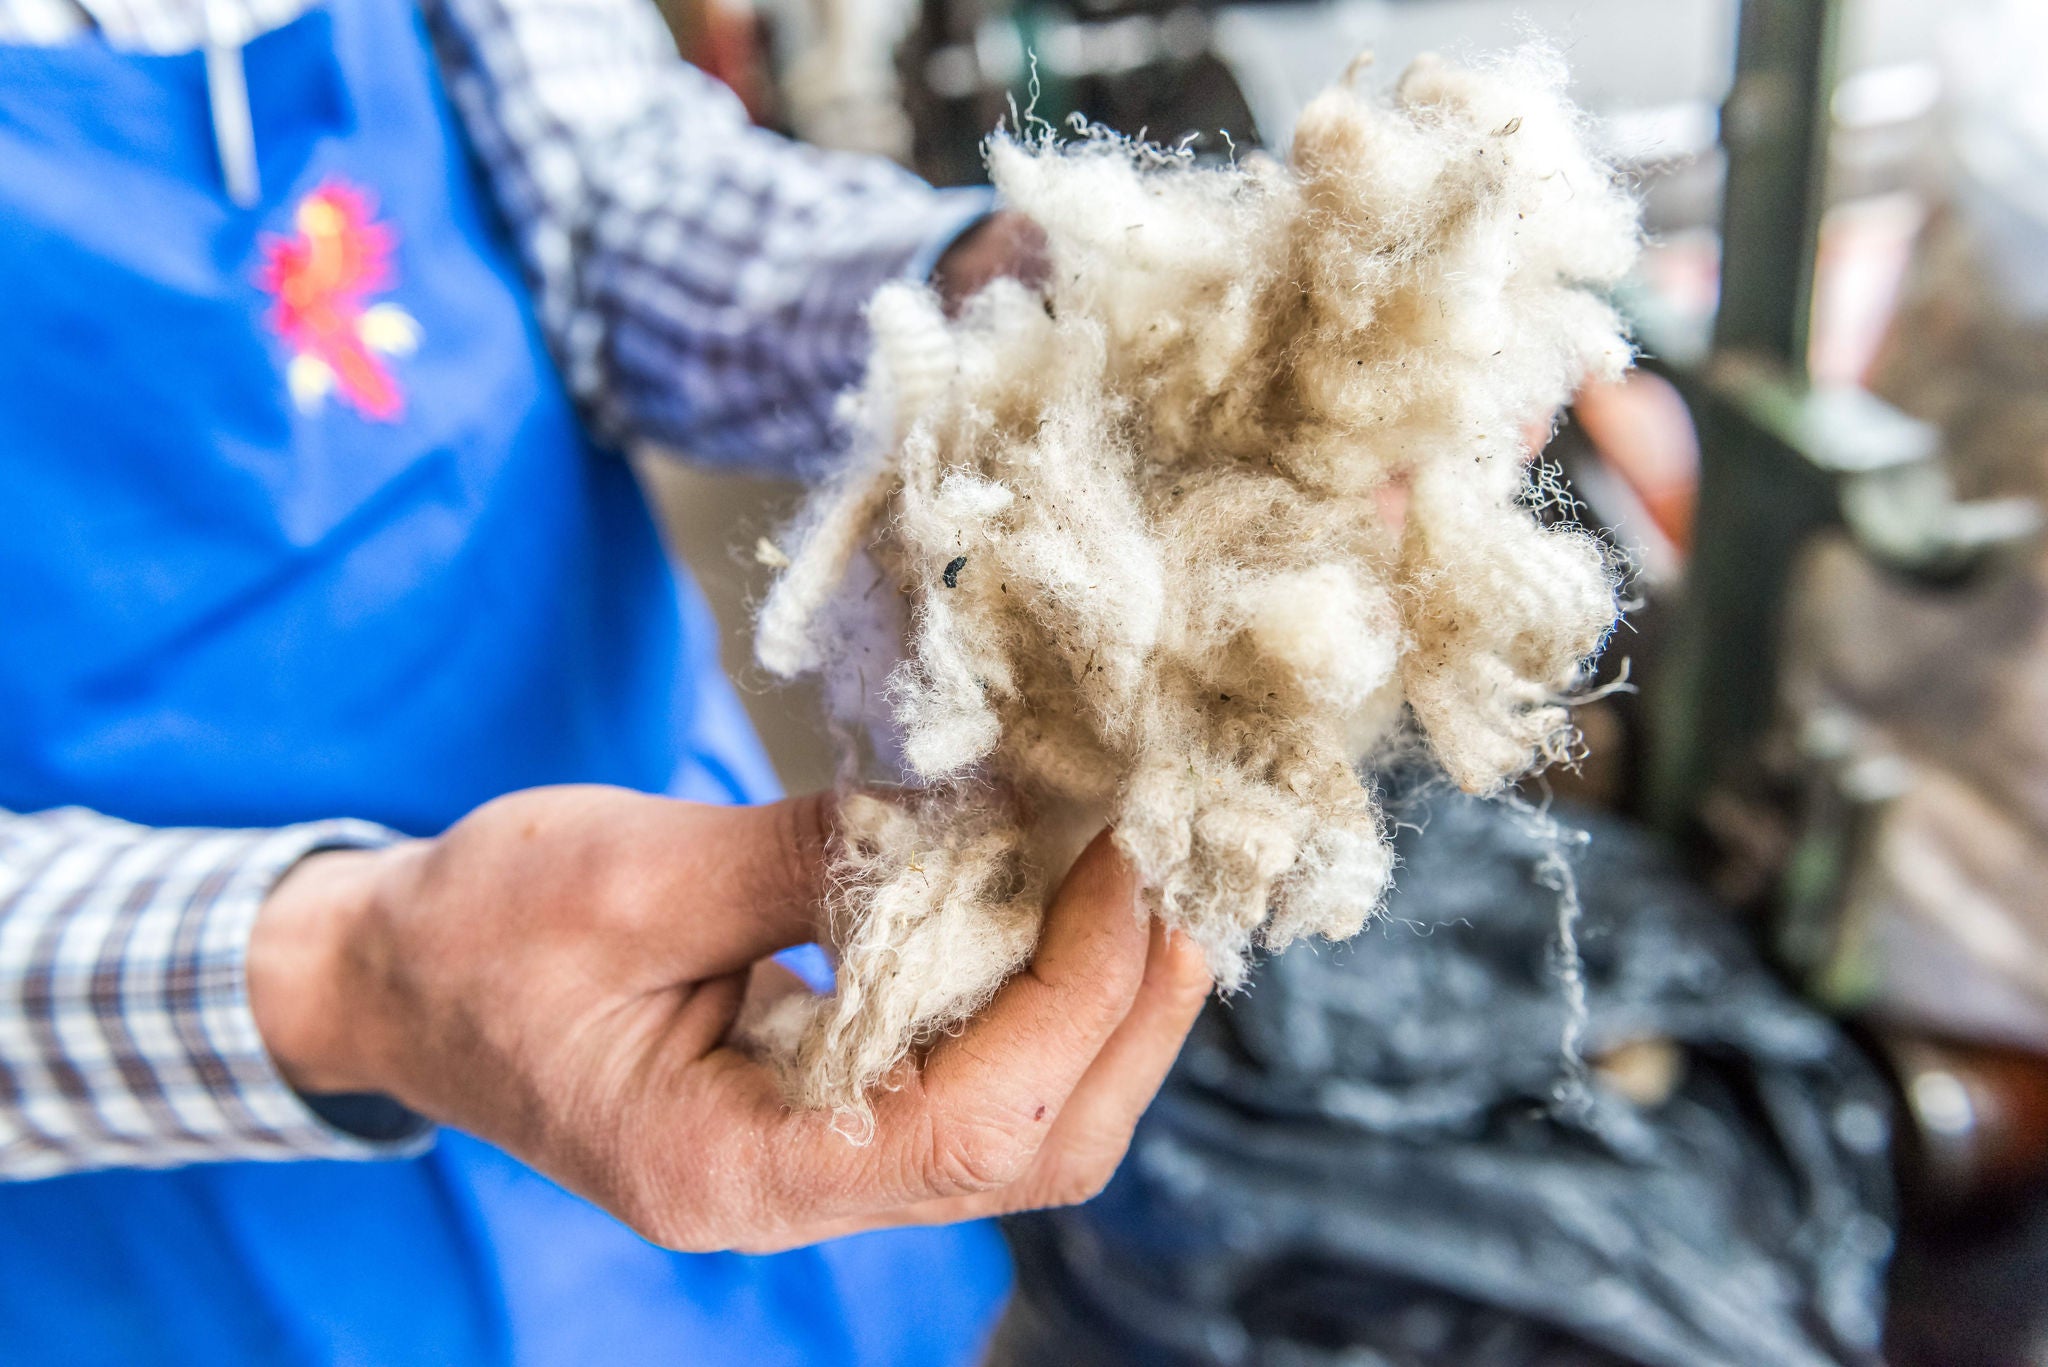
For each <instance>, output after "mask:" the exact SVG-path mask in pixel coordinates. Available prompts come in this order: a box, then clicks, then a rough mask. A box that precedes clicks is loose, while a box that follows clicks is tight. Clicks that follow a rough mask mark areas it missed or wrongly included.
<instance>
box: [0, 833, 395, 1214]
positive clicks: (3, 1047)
mask: <svg viewBox="0 0 2048 1367" xmlns="http://www.w3.org/2000/svg"><path fill="white" fill-rule="evenodd" d="M394 838H395V837H394V836H392V835H391V833H389V832H387V831H384V830H382V829H381V828H379V827H376V826H371V825H367V824H365V823H362V822H355V821H334V822H317V823H313V824H309V825H302V826H287V827H283V828H281V829H277V830H247V831H237V830H155V829H150V828H146V827H141V826H133V825H129V824H128V823H126V822H122V821H115V820H112V819H111V818H108V817H103V816H98V815H96V814H94V813H91V812H87V811H83V810H81V809H78V808H64V809H60V810H55V811H49V812H41V813H36V814H33V815H13V814H8V813H0V1179H22V1178H33V1177H49V1176H54V1175H56V1174H59V1173H65V1172H73V1171H78V1170H81V1169H86V1168H103V1167H169V1166H173V1165H176V1164H181V1163H193V1162H202V1161H214V1160H221V1159H244V1158H381V1157H391V1156H396V1155H402V1154H406V1153H411V1152H415V1151H417V1150H418V1149H419V1148H421V1147H423V1146H424V1145H425V1144H426V1143H427V1142H428V1139H429V1127H428V1126H427V1124H426V1123H425V1122H424V1121H422V1120H420V1119H418V1118H417V1117H413V1116H409V1115H404V1114H403V1113H399V1112H398V1111H397V1108H396V1107H395V1106H393V1105H392V1104H391V1103H388V1102H387V1103H383V1104H382V1106H381V1108H378V1107H376V1106H374V1105H372V1106H371V1107H370V1110H372V1111H373V1112H375V1115H374V1117H373V1119H372V1122H371V1123H370V1124H369V1125H367V1126H357V1125H356V1124H355V1123H354V1119H353V1117H354V1116H359V1115H361V1114H363V1112H364V1109H365V1108H364V1106H363V1102H364V1101H365V1100H369V1099H355V1100H354V1101H353V1102H349V1103H343V1104H341V1105H338V1106H337V1105H331V1104H326V1103H322V1102H309V1101H308V1100H306V1099H304V1098H302V1097H300V1096H299V1095H298V1094H297V1093H296V1092H294V1091H293V1090H292V1089H291V1087H290V1086H289V1085H288V1084H287V1083H286V1082H285V1081H284V1079H283V1078H281V1077H280V1076H279V1075H278V1073H277V1070H276V1068H275V1067H274V1066H273V1065H272V1063H271V1060H270V1056H269V1054H268V1053H267V1052H266V1051H265V1050H264V1047H263V1041H262V1039H261V1038H260V1037H259V1036H258V1034H257V1031H256V1022H255V1018H254V1017H253V1016H252V1015H251V1013H250V1009H249V997H248V987H247V982H246V979H245V977H244V972H243V970H244V963H245V955H246V952H247V949H248V943H249V932H250V928H251V927H252V926H253V924H254V923H255V919H256V910H257V908H258V906H260V905H261V904H262V901H263V899H264V897H265V896H266V895H267V894H268V893H269V891H270V888H271V887H272V886H273V885H274V884H275V883H276V882H277V880H278V879H279V878H280V877H282V876H283V875H284V873H285V871H286V870H288V869H289V868H290V867H291V866H292V865H293V864H294V863H295V862H296V861H298V860H299V859H301V858H303V857H304V856H305V855H307V854H309V853H311V852H313V851H315V850H320V849H329V848H336V847H351V846H374V845H379V844H384V843H387V842H388V841H390V840H392V839H394ZM316 1107H318V1108H319V1109H316ZM394 1115H396V1116H397V1119H396V1121H395V1122H394V1119H393V1117H394ZM328 1116H331V1117H333V1118H334V1120H332V1121H331V1120H330V1119H328V1118H325V1117H328ZM335 1121H338V1122H339V1124H337V1123H335ZM341 1124H347V1125H350V1126H351V1129H349V1130H344V1129H342V1128H340V1125H341ZM363 1134H370V1135H374V1136H376V1137H374V1138H365V1137H362V1135H363Z"/></svg>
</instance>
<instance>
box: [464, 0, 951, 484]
mask: <svg viewBox="0 0 2048 1367" xmlns="http://www.w3.org/2000/svg"><path fill="white" fill-rule="evenodd" d="M426 12H427V16H428V24H429V27H430V29H431V31H432V33H433V35H434V39H435V45H436V48H437V51H438V53H439V56H440V62H441V67H442V70H443V72H444V74H445V76H446V78H447V83H448V88H449V92H450V96H451V98H452V100H453V103H454V105H455V107H456V110H457V111H458V113H459V114H460V116H461V119H462V121H463V124H464V126H465V128H466V129H467V131H468V134H469V137H470V140H471V142H472V143H473V144H474V146H475V148H476V150H477V152H478V154H479V156H480V158H481V159H482V162H483V164H484V167H485V169H486V171H487V172H488V178H489V180H490V183H491V186H492V189H493V191H494V192H495V195H496V198H497V200H498V204H499V207H500V209H501V210H502V211H503V213H504V216H505V218H506V219H507V221H508V222H509V223H510V225H511V227H512V230H513V234H514V236H515V238H516V239H517V241H518V244H519V248H520V251H521V254H522V256H523V258H524V262H525V265H526V269H527V273H528V276H529V279H530V283H531V285H532V287H533V289H534V292H535V295H536V297H537V298H538V300H539V304H540V317H541V323H542V327H543V329H544V331H545V332H546V333H547V335H548V337H549V340H550V342H551V343H552V345H553V347H554V350H555V353H556V356H557V359H558V361H559V363H560V364H561V366H562V369H563V372H564V373H565V375H566V376H567V378H568V380H569V384H570V387H571V389H572V391H573V392H574V393H575V394H576V396H577V398H578V400H579V401H580V402H581V403H582V404H583V405H584V407H585V409H586V411H587V413H588V414H589V416H590V418H591V419H592V421H593V423H594V425H595V427H596V430H597V431H598V433H599V434H600V435H601V436H602V437H604V438H606V439H607V440H610V441H613V442H616V443H619V444H625V443H626V442H629V441H632V440H642V441H650V442H654V443H657V444H659V445H663V446H667V447H671V448H673V449H676V450H679V451H684V452H687V453H688V454H690V455H692V456H695V457H698V458H700V459H705V460H710V461H718V462H726V463H733V462H745V463H748V464H751V465H755V466H759V467H766V468H776V469H782V470H804V469H814V468H816V467H817V466H819V465H822V464H823V463H825V462H826V461H827V460H828V459H829V457H830V455H831V454H832V451H833V448H834V429H833V425H832V406H833V400H834V398H835V396H836V395H837V393H838V392H839V391H840V390H842V389H844V388H845V387H846V386H848V385H849V384H851V383H852V382H853V381H855V380H856V379H858V378H859V375H860V370H861V367H862V365H863V363H864V361H865V355H866V347H867V331H866V325H865V321H864V317H863V311H864V309H865V307H866V304H867V300H868V297H869V296H870V295H872V294H873V293H874V291H875V288H876V287H877V286H878V285H880V284H882V283H883V282H884V281H886V280H889V279H894V278H898V277H901V276H903V275H905V274H906V273H913V274H922V273H925V272H928V271H929V269H930V266H931V265H932V263H933V262H934V261H935V260H936V259H937V256H938V254H939V252H940V250H942V249H943V247H944V246H945V244H946V243H948V242H950V241H951V240H952V239H953V238H955V237H957V236H958V235H959V234H960V233H961V232H962V231H963V230H964V229H965V228H966V227H968V226H969V225H970V224H971V223H973V222H974V221H975V220H976V219H978V218H980V217H981V216H982V215H984V214H985V213H986V212H987V211H988V208H989V200H988V197H987V195H986V193H985V192H983V191H976V190H960V191H942V190H934V189H933V188H931V187H930V186H928V185H926V184H925V183H924V182H923V181H921V180H919V179H917V178H916V177H914V176H912V175H910V174H909V173H908V172H906V171H903V170H902V169H900V168H899V167H897V166H895V165H893V164H891V163H890V162H888V161H886V160H883V159H881V158H878V157H863V156H854V155H849V154H844V153H833V152H826V151H821V150H819V149H816V148H811V147H805V146H802V145H799V144H796V143H793V142H790V141H788V140H786V139H783V138H781V137H778V136H776V135H774V134H772V133H768V132H765V131H763V130H761V129H758V128H755V127H752V126H751V125H749V123H748V122H747V118H746V114H745V111H744V110H743V109H742V108H741V106H740V103H739V101H738V99H737V98H736V97H735V96H734V95H733V94H732V92H731V91H729V90H728V89H726V88H725V87H724V86H723V85H721V84H719V83H718V82H717V81H715V80H713V79H712V78H711V77H709V76H706V75H705V74H703V73H702V72H700V71H698V70H697V69H696V68H694V67H691V66H689V65H687V64H686V63H684V62H683V61H681V60H680V59H679V58H678V57H677V56H676V51H675V45H674V43H673V42H672V41H671V39H670V37H669V35H668V32H667V30H666V29H665V28H664V27H663V25H662V22H661V19H660V16H659V14H658V13H657V11H656V10H655V8H654V6H653V5H652V4H649V3H647V0H427V3H426Z"/></svg>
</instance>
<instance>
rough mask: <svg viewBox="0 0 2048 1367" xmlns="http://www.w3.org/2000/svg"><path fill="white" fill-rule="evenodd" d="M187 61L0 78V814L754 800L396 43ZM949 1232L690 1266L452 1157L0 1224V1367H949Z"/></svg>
mask: <svg viewBox="0 0 2048 1367" xmlns="http://www.w3.org/2000/svg"><path fill="white" fill-rule="evenodd" d="M245 58H246V63H247V71H248V84H249V102H250V107H251V111H252V114H253V118H254V123H255V128H256V148H257V151H258V154H259V163H258V169H259V170H260V181H261V185H262V187H263V190H264V192H265V194H264V198H263V201H262V202H261V203H260V204H258V205H256V206H255V207H253V208H251V209H248V210H241V209H237V208H235V207H234V206H232V205H231V204H230V203H228V201H227V199H226V197H225V195H224V194H223V192H222V189H221V176H220V170H219V163H218V162H217V160H216V153H215V149H214V143H213V138H212V129H211V125H210V121H209V117H208V104H207V89H206V83H205V76H204V72H203V62H202V59H201V58H200V57H199V56H198V55H197V54H192V55H185V56H175V57H149V56H134V55H126V54H121V53H116V52H114V51H112V50H110V49H108V48H107V47H106V46H105V45H104V44H102V43H100V42H98V41H97V40H87V41H83V42H79V43H75V44H72V45H69V46H66V47H62V48H50V49H42V48H0V526H4V531H0V806H5V807H8V808H13V809H17V810H34V809H39V808H43V807H48V806H53V805H58V804H65V803H78V804H82V805H85V806H89V807H92V808H95V809H98V810H100V811H104V812H109V813H112V814H114V815H118V816H123V817H127V818H130V819H133V820H137V821H143V822H148V823H151V824H158V825H165V824H194V825H244V824H246V825H276V824H281V823H286V822H292V821H298V820H305V819H310V818H316V817H325V816H334V815H350V816H361V817H368V818H372V819H374V820H378V821H382V822H385V823H388V824H390V825H393V826H396V827H399V828H401V829H403V830H407V831H412V832H418V833H431V832H434V831H437V830H440V829H442V828H443V827H445V826H446V825H447V824H449V823H450V822H452V821H453V820H455V819H456V818H457V817H459V816H460V815H461V814H462V813H464V812H465V811H467V810H469V809H470V808H472V807H474V806H476V805H477V804H478V803H479V802H482V801H484V800H485V799H487V798H490V797H492V796H494V795H497V794H499V793H503V792H506V791H509V790H511V789H515V788H520V787H525V786H528V785H532V784H539V783H559V782H568V781H590V782H605V783H615V784H623V785H627V786H630V787H634V788H639V789H644V790H648V791H656V792H659V791H668V792H672V793H676V794H679V795H685V796H690V797H696V798H702V799H707V800H714V801H737V800H757V799H761V798H765V797H767V796H770V795H771V794H772V788H773V783H772V778H771V777H770V773H769V770H768V768H767V765H766V764H765V762H764V760H763V758H762V756H761V754H760V751H759V749H758V747H757V745H756V743H755V741H754V740H753V738H752V735H751V733H750V732H749V731H748V729H747V727H746V724H745V721H744V718H743V716H742V713H741V711H740V709H739V707H738V705H737V702H736V700H735V698H734V697H733V695H732V693H731V691H730V689H729V688H728V687H727V686H726V684H725V683H724V681H723V680H722V679H721V678H720V677H719V675H718V671H717V666H716V661H715V657H714V654H713V643H714V641H715V633H714V630H713V627H712V624H711V622H710V620H709V618H708V616H707V614H706V612H705V609H704V607H703V605H702V603H701V602H700V601H699V599H698V598H697V597H696V595H695V593H694V591H692V590H691V589H690V588H689V587H688V586H687V585H682V584H679V583H678V582H677V580H676V578H675V576H674V575H673V574H672V572H671V570H670V569H669V566H668V564H667V563H666V560H665V558H664V556H663V554H662V550H661V547H660V544H659V542H658V540H657V537H656V533H655V530H654V528H653V526H652V524H651V522H650V519H649V517H648V514H647V510H646V508H645V506H644V504H643V501H642V499H641V497H640V494H639V492H638V490H637V489H636V488H635V486H634V484H633V481H632V479H631V477H630V474H629V472H628V471H627V469H626V467H625V466H624V464H623V463H622V462H621V461H619V460H618V459H617V458H616V457H615V456H613V455H611V454H608V453H604V452H600V451H596V450H593V449H592V448H591V446H590V444H589V443H588V441H587V439H586V438H585V436H584V434H583V432H582V430H581V429H580V427H579V425H578V423H577V420H576V417H575V415H574V413H573V412H572V409H571V406H570V404H569V402H568V400H567V399H566V397H565V395H564V393H563V391H562V387H561V385H560V383H559V380H558V379H557V377H556V375H555V372H554V370H553V369H552V367H551V365H550V363H549V360H548V357H547V354H546V352H545V350H544V348H543V346H542V343H541V340H540V337H539V336H538V334H537V332H536V329H535V326H534V320H533V317H532V314H531V309H530V306H529V303H528V301H527V298H526V296H525V294H524V292H523V290H522V287H521V284H520V280H519V277H518V272H517V270H516V268H515V265H514V263H513V258H512V255H511V253H510V251H509V248H508V245H507V242H506V238H505V234H504V232H503V230H502V225H500V224H498V223H497V222H495V221H494V220H493V219H492V218H491V217H490V215H489V213H488V211H487V209H486V207H485V205H484V202H483V200H482V198H481V195H480V193H479V189H478V185H477V182H476V175H475V168H474V167H473V166H472V165H470V163H469V162H468V160H467V158H466V154H465V151H464V149H463V147H462V145H461V142H460V140H459V137H458V135H457V133H456V131H455V128H454V124H453V121H452V119H451V117H450V114H449V111H448V109H447V106H446V103H445V100H444V98H443V96H442V93H441V91H440V89H439V86H438V82H437V76H436V73H435V70H434V67H433V64H432V61H431V57H430V53H429V49H428V46H427V43H426V39H425V36H424V34H423V32H422V29H421V27H420V23H419V20H418V17H417V15H416V14H415V13H414V12H413V11H412V10H411V8H410V7H409V6H408V5H407V4H406V3H405V0H336V3H335V6H334V8H333V9H332V10H331V11H326V12H316V13H312V14H309V15H307V16H305V17H303V18H301V19H299V20H298V21H296V22H295V23H293V24H291V25H289V26H288V27H286V28H284V29H281V30H279V31H277V32H275V33H272V34H269V35H267V36H265V37H263V38H260V39H258V40H257V41H255V42H254V43H253V44H251V45H250V46H249V48H248V49H247V50H246V53H245ZM1007 1278H1008V1264H1007V1261H1006V1259H1005V1258H1004V1255H1003V1253H1002V1251H1001V1247H1000V1242H999V1240H998V1239H997V1238H996V1236H995V1235H994V1233H993V1232H991V1231H990V1229H989V1228H988V1227H986V1226H968V1227H961V1228H957V1229H950V1230H923V1231H905V1232H899V1233H891V1234H882V1235H869V1236H863V1237H861V1238H857V1239H850V1240H845V1241H841V1242H839V1243H836V1244H832V1245H826V1246H822V1247H819V1248H816V1249H810V1250H805V1251H801V1252H796V1253H791V1254H786V1255H782V1256H779V1257H771V1258H750V1257H743V1256H738V1255H731V1256H709V1257H693V1256H679V1255H674V1254H669V1253H665V1252H662V1251H660V1250H658V1249H655V1248H653V1247H651V1246H650V1245H648V1244H645V1243H643V1242H642V1241H640V1240H639V1239H637V1238H636V1237H635V1236H634V1235H632V1234H631V1233H630V1232H629V1231H627V1230H626V1229H625V1228H624V1227H622V1226H620V1225H619V1224H617V1223H616V1222H615V1221H613V1220H611V1219H610V1218H609V1217H608V1216H605V1215H603V1214H602V1213H600V1212H598V1211H596V1210H595V1209H593V1208H592V1207H590V1206H588V1205H586V1204H585V1203H583V1202H582V1201H580V1200H578V1199H576V1198H575V1197H572V1196H570V1195H567V1194H565V1193H564V1192H562V1191H561V1190H560V1189H558V1188H556V1187H555V1186H553V1185H552V1184H550V1183H549V1182H547V1181H546V1180H545V1179H543V1178H541V1177H539V1176H536V1175H535V1174H534V1173H532V1172H530V1171H528V1170H527V1169H525V1168H523V1167H521V1166H520V1165H519V1164H517V1163H515V1162H513V1161H512V1160H511V1159H509V1158H507V1157H505V1156H504V1155H502V1154H500V1153H498V1152H497V1151H495V1150H493V1149H491V1148H489V1147H488V1146H486V1145H484V1144H481V1143H479V1142H477V1141H475V1140H472V1139H470V1138H468V1137H466V1136H462V1135H458V1134H453V1133H447V1134H444V1135H443V1137H442V1138H441V1140H440V1142H439V1144H438V1145H437V1146H436V1147H435V1148H434V1149H433V1150H432V1151H431V1152H430V1153H428V1154H427V1155H426V1156H424V1157H421V1158H419V1159H416V1160H411V1161H403V1162H383V1163H336V1162H308V1163H280V1164H218V1165H210V1166H199V1167H192V1168H186V1169H183V1170H178V1171H172V1172H161V1173H148V1172H114V1173H102V1174H89V1175H80V1176H73V1177H64V1178H57V1179H52V1180H48V1181H41V1182H31V1183H15V1184H7V1185H0V1360H4V1361H5V1362H8V1363H27V1364H45V1363H80V1364H102V1363H104V1364H121V1365H122V1367H134V1365H135V1364H150V1363H193V1364H198V1363H205V1364H223V1363H237V1364H239V1363H290V1364H298V1363H305V1364H339V1363H364V1364H377V1365H378V1367H392V1365H393V1364H406V1363H437V1364H469V1363H500V1362H503V1363H520V1364H557V1363H559V1364H565V1365H566V1364H577V1365H578V1367H581V1364H588V1363H599V1362H603V1363H643V1362H647V1363H655V1362H676V1363H706V1364H720V1363H735V1364H738V1363H746V1364H750V1367H752V1365H756V1364H772V1363H806V1364H815V1363H835V1362H845V1363H854V1362H859V1363H903V1364H933V1365H934V1367H938V1365H939V1364H949V1363H957V1362H962V1361H965V1360H967V1359H969V1358H970V1357H971V1356H972V1355H973V1353H974V1352H975V1351H976V1350H977V1348H978V1346H979V1344H980V1342H981V1340H982V1338H983V1336H984V1334H985V1331H986V1329H987V1327H988V1324H989V1320H990V1318H991V1316H992V1315H993V1313H994V1310H995V1307H996V1305H997V1304H998V1302H999V1300H1000V1298H1001V1296H1002V1294H1003V1291H1004V1289H1005V1288H1006V1285H1007Z"/></svg>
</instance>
